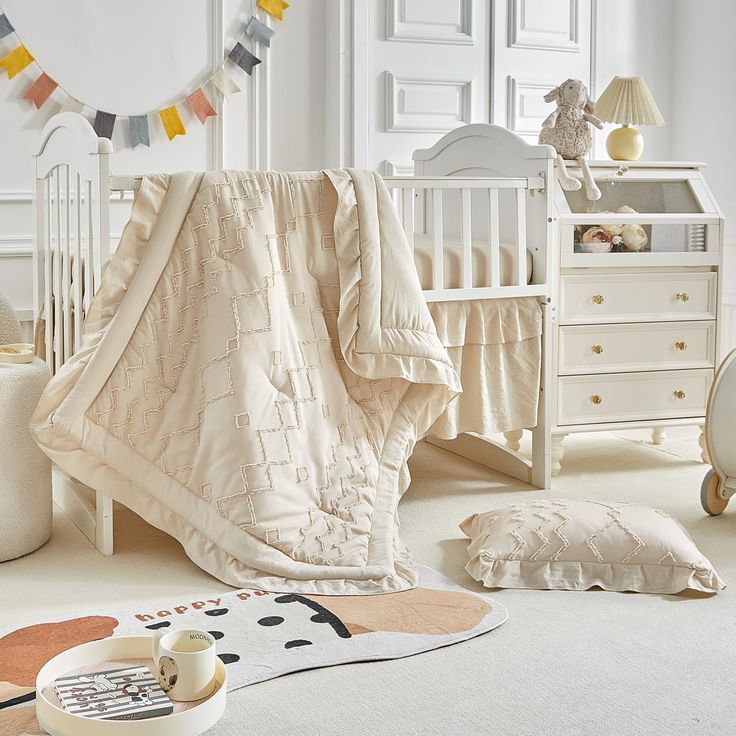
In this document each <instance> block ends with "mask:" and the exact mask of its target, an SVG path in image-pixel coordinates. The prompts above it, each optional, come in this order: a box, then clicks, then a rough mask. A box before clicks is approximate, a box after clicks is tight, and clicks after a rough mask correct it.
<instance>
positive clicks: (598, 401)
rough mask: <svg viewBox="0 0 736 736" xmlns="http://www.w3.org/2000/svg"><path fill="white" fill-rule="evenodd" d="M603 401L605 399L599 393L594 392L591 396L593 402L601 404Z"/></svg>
mask: <svg viewBox="0 0 736 736" xmlns="http://www.w3.org/2000/svg"><path fill="white" fill-rule="evenodd" d="M602 401H603V399H602V398H601V397H600V396H598V394H593V395H592V396H591V397H590V403H591V404H600V403H601V402H602Z"/></svg>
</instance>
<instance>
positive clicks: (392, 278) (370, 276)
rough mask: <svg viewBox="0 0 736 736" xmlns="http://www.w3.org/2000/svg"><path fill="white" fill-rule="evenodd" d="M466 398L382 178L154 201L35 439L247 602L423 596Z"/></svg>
mask: <svg viewBox="0 0 736 736" xmlns="http://www.w3.org/2000/svg"><path fill="white" fill-rule="evenodd" d="M459 390H460V386H459V379H458V377H457V374H456V372H455V370H454V369H453V367H452V363H451V362H450V360H449V358H448V355H447V352H446V351H445V349H444V348H443V347H442V345H441V343H440V342H439V340H438V339H437V336H436V333H435V328H434V325H433V322H432V318H431V317H430V314H429V311H428V309H427V306H426V304H425V302H424V299H423V297H422V294H421V290H420V286H419V282H418V279H417V276H416V272H415V269H414V265H413V262H412V257H411V254H410V252H409V249H408V246H407V244H406V242H405V239H404V235H403V232H402V230H401V226H400V224H399V222H398V219H397V217H396V214H395V212H394V210H393V207H392V204H391V200H390V197H389V195H388V192H387V190H386V188H385V186H384V184H383V182H382V181H381V179H380V177H378V176H377V175H375V174H373V173H371V172H362V171H354V170H349V171H327V172H317V173H310V174H303V173H300V174H289V173H278V172H270V173H258V172H233V171H228V172H221V173H209V174H204V175H203V174H195V173H183V174H176V175H174V176H171V177H170V176H153V177H148V178H146V179H145V180H144V181H143V185H142V187H141V191H140V193H139V195H138V197H137V198H136V201H135V203H134V206H133V211H132V215H131V220H130V222H129V224H128V225H127V227H126V229H125V232H124V235H123V239H122V241H121V243H120V245H119V248H118V251H117V253H116V255H115V257H114V258H113V259H112V261H111V263H110V265H109V266H108V269H107V271H106V274H105V278H104V280H103V284H102V286H101V289H100V291H99V292H98V294H97V296H96V297H95V301H94V304H93V306H92V309H91V311H90V314H89V316H88V318H87V321H86V324H85V334H84V339H83V347H82V350H81V351H80V352H79V353H78V354H77V355H75V356H74V358H73V359H72V360H71V361H70V362H69V363H67V364H66V365H65V366H64V367H63V369H62V370H61V371H60V372H59V373H58V374H57V376H56V377H55V378H54V379H53V381H52V382H51V384H50V385H49V387H48V389H47V391H46V393H45V394H44V396H43V398H42V400H41V403H40V404H39V407H38V409H37V410H36V413H35V416H34V418H33V420H32V427H33V431H34V434H35V437H36V439H37V441H38V442H39V444H40V445H41V447H42V448H43V449H44V450H45V452H46V453H47V454H48V455H49V456H50V457H51V458H52V459H53V460H54V462H56V463H58V465H60V466H61V467H62V468H63V469H64V470H66V471H67V472H68V473H70V474H71V475H72V476H74V477H76V478H78V479H79V480H81V481H83V482H84V483H86V484H88V485H89V486H91V487H93V488H95V489H98V490H100V491H102V492H104V493H105V494H107V495H109V496H111V497H112V498H114V499H116V500H118V501H120V502H122V503H124V504H125V505H127V506H129V507H130V508H132V509H133V510H134V511H136V512H137V513H138V514H140V515H141V516H143V517H144V518H145V519H146V520H148V521H149V522H150V523H152V524H154V525H155V526H157V527H159V528H161V529H163V530H165V531H166V532H168V533H169V534H171V535H173V536H174V537H176V538H177V539H178V540H179V541H180V542H181V544H182V545H183V546H184V548H185V550H186V552H187V554H188V555H189V556H190V557H191V558H192V560H194V562H196V563H197V564H198V565H200V566H201V567H202V568H204V569H205V570H207V571H208V572H210V573H212V574H213V575H215V576H217V577H218V578H220V579H221V580H223V581H225V582H227V583H230V584H232V585H236V586H240V587H256V588H258V587H260V588H268V589H270V590H292V591H302V592H314V593H329V594H335V593H378V592H384V591H395V590H401V589H404V588H409V587H411V586H413V585H414V584H415V582H416V572H415V567H414V564H413V562H412V560H411V557H410V555H409V554H408V552H407V551H406V549H405V548H404V547H403V545H402V544H401V541H400V539H399V536H398V533H397V523H396V521H397V519H396V508H397V503H398V499H399V497H400V495H401V494H402V493H403V491H404V490H405V489H406V487H407V485H408V481H409V477H408V473H407V470H406V460H407V458H408V456H409V455H410V454H411V451H412V449H413V446H414V443H415V441H416V439H417V438H418V437H421V436H422V435H423V434H424V433H425V432H426V430H427V429H428V428H429V427H430V426H431V424H432V422H433V421H434V420H435V419H436V418H437V417H438V416H439V415H440V414H441V413H442V411H443V409H444V408H445V406H446V405H447V403H448V402H449V401H450V400H451V399H452V398H453V396H454V395H455V394H456V393H457V392H458V391H459Z"/></svg>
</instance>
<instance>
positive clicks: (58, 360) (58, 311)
mask: <svg viewBox="0 0 736 736" xmlns="http://www.w3.org/2000/svg"><path fill="white" fill-rule="evenodd" d="M54 181H55V184H56V191H55V197H54V216H55V218H56V247H55V249H54V264H53V265H54V367H55V368H56V370H57V371H58V370H59V368H61V365H62V358H63V354H62V350H63V346H62V344H61V341H62V302H63V298H64V297H63V293H62V280H61V276H62V270H63V266H62V258H63V256H62V252H61V166H57V167H56V175H55V177H54Z"/></svg>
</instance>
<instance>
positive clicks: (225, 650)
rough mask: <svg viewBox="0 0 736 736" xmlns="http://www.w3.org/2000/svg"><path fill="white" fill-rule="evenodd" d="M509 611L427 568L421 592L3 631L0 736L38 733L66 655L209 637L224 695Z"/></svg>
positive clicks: (50, 622)
mask: <svg viewBox="0 0 736 736" xmlns="http://www.w3.org/2000/svg"><path fill="white" fill-rule="evenodd" d="M507 618H508V614H507V612H506V609H505V608H504V607H503V606H502V605H501V604H500V603H497V602H496V601H493V600H491V599H490V598H489V597H488V596H486V595H485V594H482V593H474V592H471V591H468V590H465V589H464V588H461V587H460V586H458V585H456V584H454V583H453V582H451V581H450V580H449V579H448V578H446V577H444V576H443V575H440V573H438V572H436V571H435V570H432V569H430V568H427V567H420V582H419V586H418V587H417V588H414V589H413V590H407V591H403V592H400V593H387V594H384V595H374V596H317V595H298V594H293V593H289V594H284V593H268V592H264V591H257V590H238V591H234V592H229V593H224V594H222V595H221V596H203V597H201V598H195V597H192V599H191V600H162V601H159V602H156V603H154V604H150V603H147V604H145V605H140V606H130V607H127V608H125V609H120V610H109V611H99V610H96V611H89V610H88V611H84V612H81V613H80V614H79V615H77V616H73V617H68V616H67V617H65V618H58V619H55V618H53V617H51V618H48V617H47V618H46V620H44V621H41V622H39V623H35V624H32V625H26V626H23V627H20V628H17V629H14V630H11V631H5V632H2V631H0V733H2V734H4V735H5V734H7V736H20V734H29V735H30V736H35V734H42V733H43V731H41V730H40V729H39V727H38V724H37V723H36V719H35V705H34V702H33V701H34V699H35V680H36V674H37V673H38V671H39V669H40V668H41V667H42V666H43V665H44V664H45V663H46V662H47V661H48V660H49V659H51V658H52V657H54V656H56V655H57V654H59V653H60V652H62V651H64V650H66V649H69V648H70V647H73V646H76V645H78V644H83V643H85V642H89V641H94V640H96V639H103V638H105V637H108V636H125V635H140V634H145V633H147V632H151V631H157V630H160V629H167V628H171V629H172V630H174V629H178V628H196V629H202V630H205V631H209V632H210V634H212V636H214V637H215V639H216V640H217V651H218V656H219V657H220V659H221V660H222V661H223V662H224V663H225V665H226V666H227V671H228V690H237V689H238V688H241V687H246V686H247V685H254V684H256V683H258V682H263V681H264V680H270V679H272V678H274V677H279V676H281V675H286V674H289V673H292V672H298V671H301V670H308V669H314V668H317V667H329V666H333V665H339V664H346V663H351V662H366V661H375V660H384V659H398V658H401V657H408V656H411V655H414V654H420V653H422V652H427V651H430V650H432V649H438V648H440V647H445V646H449V645H451V644H456V643H458V642H461V641H465V640H467V639H471V638H472V637H475V636H479V635H480V634H484V633H486V632H488V631H491V630H492V629H495V628H496V627H498V626H500V625H501V624H502V623H504V622H505V621H506V619H507Z"/></svg>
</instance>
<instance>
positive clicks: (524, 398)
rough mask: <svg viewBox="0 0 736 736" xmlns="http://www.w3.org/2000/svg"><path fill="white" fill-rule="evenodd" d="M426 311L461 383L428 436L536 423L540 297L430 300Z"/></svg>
mask: <svg viewBox="0 0 736 736" xmlns="http://www.w3.org/2000/svg"><path fill="white" fill-rule="evenodd" d="M429 311H430V313H431V314H432V318H433V319H434V323H435V326H436V328H437V334H438V336H439V338H440V340H441V341H442V343H443V345H444V346H445V348H446V349H447V352H448V353H449V355H450V358H451V360H452V361H453V363H454V365H455V370H456V371H457V372H458V373H459V374H460V381H461V383H462V387H463V393H462V394H460V395H459V396H458V397H456V398H455V399H454V400H453V401H452V402H451V403H450V404H449V406H448V407H447V409H446V410H445V412H444V413H443V414H442V415H441V416H440V417H439V419H437V420H436V421H435V423H434V424H433V425H432V428H431V429H430V431H429V434H430V435H432V436H434V437H437V438H439V439H452V438H454V437H457V435H459V434H461V433H463V432H474V433H476V434H480V435H485V436H488V435H491V434H496V433H497V432H506V431H509V430H512V429H522V428H526V427H534V426H535V425H536V423H537V403H538V397H539V381H540V375H541V362H542V339H541V336H542V306H541V304H540V303H539V298H538V297H522V298H516V299H486V300H482V301H457V302H434V303H432V304H430V305H429Z"/></svg>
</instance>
